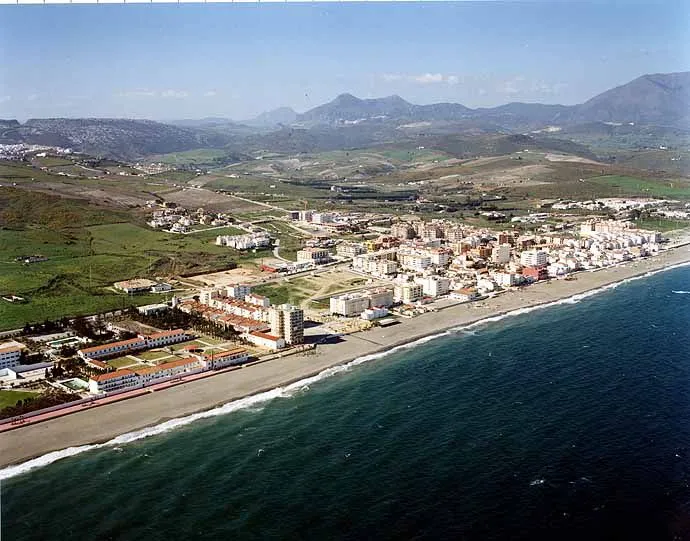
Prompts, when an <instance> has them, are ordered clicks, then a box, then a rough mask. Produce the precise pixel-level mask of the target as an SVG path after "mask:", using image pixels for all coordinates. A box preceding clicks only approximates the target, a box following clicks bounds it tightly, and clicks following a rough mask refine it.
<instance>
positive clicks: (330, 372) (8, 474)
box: [0, 261, 690, 481]
mask: <svg viewBox="0 0 690 541" xmlns="http://www.w3.org/2000/svg"><path fill="white" fill-rule="evenodd" d="M685 266H690V261H688V262H684V263H678V264H676V265H671V266H669V267H664V268H662V269H658V270H655V271H650V272H647V273H644V274H640V275H638V276H633V277H631V278H626V279H624V280H621V281H619V282H613V283H611V284H608V285H605V286H602V287H600V288H596V289H592V290H589V291H585V292H584V293H578V294H576V295H572V296H571V297H566V298H564V299H559V300H557V301H553V302H546V303H543V304H537V305H534V306H528V307H525V308H518V309H516V310H511V311H509V312H505V313H503V314H499V315H496V316H491V317H487V318H484V319H481V320H479V321H475V322H474V323H470V324H468V325H461V326H458V327H453V328H450V329H447V330H444V331H440V332H438V333H436V334H432V335H429V336H425V337H423V338H419V339H417V340H414V341H411V342H408V343H405V344H401V345H399V346H396V347H393V348H391V349H389V350H386V351H381V352H378V353H372V354H370V355H364V356H362V357H358V358H357V359H354V360H352V361H349V362H347V363H344V364H342V365H338V366H333V367H331V368H326V369H325V370H322V371H321V372H319V373H318V374H316V375H314V376H310V377H307V378H304V379H301V380H299V381H295V382H293V383H290V384H287V385H284V386H282V387H276V388H275V389H271V390H269V391H265V392H262V393H258V394H255V395H252V396H248V397H245V398H240V399H238V400H233V401H232V402H228V403H227V404H223V405H221V406H218V407H215V408H212V409H210V410H206V411H201V412H198V413H193V414H191V415H187V416H185V417H179V418H176V419H170V420H169V421H165V422H163V423H160V424H157V425H154V426H151V427H147V428H142V429H140V430H135V431H132V432H127V433H126V434H122V435H120V436H117V437H115V438H113V439H111V440H109V441H107V442H105V443H97V444H92V445H81V446H78V447H68V448H66V449H62V450H60V451H53V452H50V453H47V454H45V455H42V456H40V457H38V458H34V459H31V460H28V461H26V462H23V463H21V464H17V465H14V466H8V467H6V468H3V469H0V481H2V480H5V479H10V478H12V477H16V476H17V475H21V474H24V473H27V472H29V471H32V470H35V469H38V468H42V467H44V466H48V465H49V464H52V463H54V462H57V461H58V460H61V459H63V458H69V457H72V456H76V455H79V454H81V453H84V452H86V451H92V450H95V449H102V448H105V447H118V446H120V445H123V444H126V443H131V442H133V441H137V440H141V439H144V438H148V437H151V436H156V435H158V434H164V433H166V432H170V431H171V430H175V429H176V428H180V427H183V426H186V425H188V424H191V423H193V422H195V421H197V420H199V419H207V418H210V417H217V416H219V415H226V414H228V413H232V412H234V411H238V410H246V409H250V408H256V407H257V406H258V405H260V404H262V403H265V402H268V401H270V400H274V399H276V398H290V397H292V396H294V395H295V394H296V393H297V392H299V391H302V390H304V389H305V388H308V387H309V386H310V385H311V384H313V383H317V382H319V381H321V380H324V379H327V378H330V377H332V376H335V375H337V374H340V373H343V372H347V371H349V370H350V369H351V368H353V367H355V366H359V365H361V364H364V363H368V362H371V361H375V360H378V359H381V358H382V357H385V356H387V355H390V354H392V353H396V352H398V351H403V350H406V349H411V348H415V347H418V346H420V345H422V344H425V343H427V342H430V341H432V340H437V339H439V338H442V337H444V336H449V335H451V334H455V333H458V332H467V331H472V330H473V329H474V328H475V327H479V326H481V325H485V324H487V323H495V322H498V321H501V320H503V319H505V318H508V317H515V316H519V315H523V314H528V313H530V312H534V311H536V310H542V309H545V308H550V307H553V306H559V305H562V304H577V303H579V302H580V301H582V300H584V299H587V298H589V297H592V296H594V295H598V294H600V293H603V292H605V291H609V290H612V289H615V288H617V287H619V286H621V285H623V284H627V283H630V282H634V281H636V280H641V279H644V278H648V277H650V276H654V275H655V274H659V273H661V272H666V271H669V270H672V269H676V268H680V267H685ZM674 293H688V294H690V292H686V291H674Z"/></svg>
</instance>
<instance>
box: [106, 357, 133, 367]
mask: <svg viewBox="0 0 690 541" xmlns="http://www.w3.org/2000/svg"><path fill="white" fill-rule="evenodd" d="M107 363H108V364H109V365H110V366H112V367H113V368H124V367H125V366H127V367H129V366H130V365H132V364H137V361H135V360H134V359H130V358H129V357H117V358H116V359H110V360H109V361H107Z"/></svg>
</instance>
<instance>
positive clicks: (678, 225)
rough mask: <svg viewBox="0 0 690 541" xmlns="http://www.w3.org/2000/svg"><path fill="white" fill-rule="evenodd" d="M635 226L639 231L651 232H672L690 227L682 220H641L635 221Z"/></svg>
mask: <svg viewBox="0 0 690 541" xmlns="http://www.w3.org/2000/svg"><path fill="white" fill-rule="evenodd" d="M635 225H636V226H637V227H639V228H640V229H651V230H652V231H673V230H675V229H685V228H686V227H690V223H688V222H687V221H682V220H652V219H646V220H645V219H641V220H637V221H636V222H635Z"/></svg>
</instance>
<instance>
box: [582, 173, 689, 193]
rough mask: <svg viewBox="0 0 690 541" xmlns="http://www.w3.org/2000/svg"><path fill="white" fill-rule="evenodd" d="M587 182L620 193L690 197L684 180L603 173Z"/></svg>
mask: <svg viewBox="0 0 690 541" xmlns="http://www.w3.org/2000/svg"><path fill="white" fill-rule="evenodd" d="M587 182H588V183H594V184H598V185H602V186H607V187H609V186H610V187H612V188H615V189H616V190H618V192H619V193H620V195H645V196H648V197H674V198H690V182H688V181H684V180H644V179H640V178H635V177H628V176H623V175H604V176H601V177H593V178H588V179H587Z"/></svg>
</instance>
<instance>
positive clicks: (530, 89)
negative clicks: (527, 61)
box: [496, 75, 568, 96]
mask: <svg viewBox="0 0 690 541" xmlns="http://www.w3.org/2000/svg"><path fill="white" fill-rule="evenodd" d="M567 87H568V85H567V84H566V83H548V82H546V81H542V80H538V79H528V78H527V77H525V76H524V75H515V76H513V77H511V78H509V79H505V80H503V81H499V82H498V84H497V85H496V92H497V93H499V94H503V95H507V96H513V95H515V94H521V95H524V96H555V95H558V94H560V93H561V92H562V91H563V90H565V89H566V88H567Z"/></svg>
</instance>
